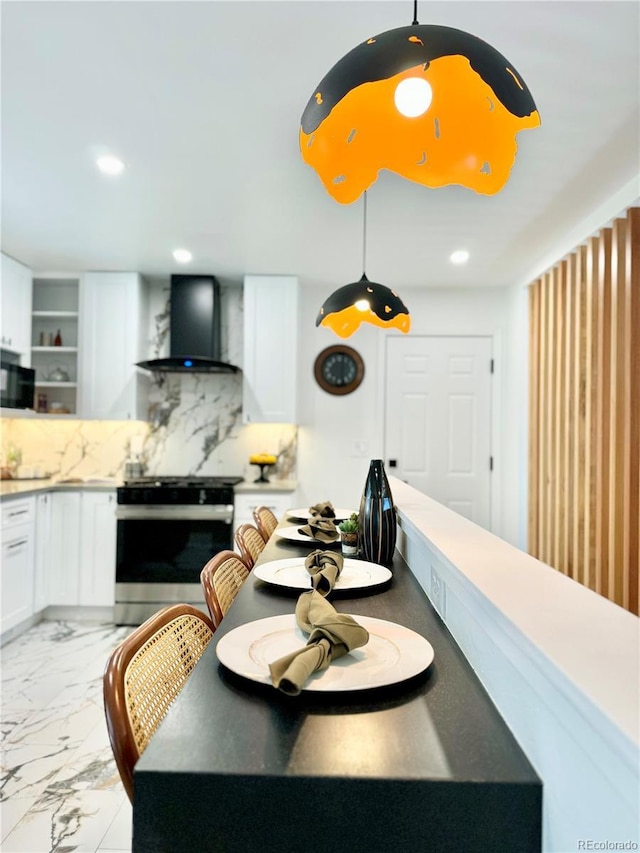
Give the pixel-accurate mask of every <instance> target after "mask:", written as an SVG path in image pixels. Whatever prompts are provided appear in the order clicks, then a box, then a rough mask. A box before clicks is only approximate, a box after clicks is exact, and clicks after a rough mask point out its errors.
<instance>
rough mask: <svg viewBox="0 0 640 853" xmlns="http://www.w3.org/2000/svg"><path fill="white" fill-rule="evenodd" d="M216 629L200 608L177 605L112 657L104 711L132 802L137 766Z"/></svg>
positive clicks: (106, 673) (126, 641) (135, 633)
mask: <svg viewBox="0 0 640 853" xmlns="http://www.w3.org/2000/svg"><path fill="white" fill-rule="evenodd" d="M214 630H215V628H214V627H213V624H212V622H211V620H210V619H209V617H208V616H207V615H206V614H205V613H203V612H202V611H201V610H198V609H197V608H195V607H191V605H189V604H173V605H171V606H170V607H165V608H164V609H162V610H160V611H159V612H158V613H156V614H155V615H154V616H152V617H151V618H149V619H147V620H146V622H143V623H142V625H140V627H138V628H136V629H135V631H133V632H132V633H131V634H130V635H129V636H128V637H127V638H126V639H124V640H123V641H122V642H121V643H120V645H118V646H117V647H116V648H115V649H114V650H113V652H112V653H111V655H110V656H109V659H108V661H107V665H106V668H105V671H104V677H103V694H104V710H105V716H106V719H107V729H108V732H109V740H110V741H111V748H112V750H113V756H114V758H115V760H116V765H117V767H118V772H119V773H120V778H121V779H122V784H123V785H124V789H125V791H126V792H127V796H128V797H129V800H131V802H133V768H134V766H135V765H136V762H137V761H138V759H139V758H140V756H141V755H142V753H143V752H144V750H145V749H146V747H147V745H148V743H149V741H150V740H151V737H152V735H153V733H154V732H155V730H156V729H157V728H158V726H159V724H160V722H161V721H162V719H163V718H164V716H165V714H166V713H167V711H168V709H169V706H170V705H171V703H172V702H173V700H174V699H175V698H176V696H177V695H178V694H179V693H180V691H181V690H182V688H183V687H184V684H185V682H186V680H187V679H188V678H189V675H190V674H191V671H192V670H193V668H194V666H195V665H196V663H197V662H198V661H199V660H200V657H201V655H202V653H203V652H204V650H205V649H206V647H207V644H208V643H209V641H210V640H211V637H212V636H213V632H214Z"/></svg>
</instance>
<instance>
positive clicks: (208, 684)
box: [133, 521, 542, 853]
mask: <svg viewBox="0 0 640 853" xmlns="http://www.w3.org/2000/svg"><path fill="white" fill-rule="evenodd" d="M288 524H291V522H289V521H287V522H284V524H281V526H285V525H288ZM309 550H310V548H309V547H308V546H304V545H297V544H295V543H290V542H285V541H284V540H279V539H278V538H277V537H276V535H275V534H274V536H272V537H271V540H270V541H269V543H268V544H267V547H266V549H265V551H264V552H263V554H262V555H261V557H260V562H266V561H268V560H272V559H278V558H283V557H291V556H297V555H298V554H306V553H308V551H309ZM393 573H394V574H393V579H392V581H391V582H390V583H389V584H387V585H385V586H384V587H382V588H381V589H380V588H378V589H377V590H375V591H372V592H369V593H367V594H359V593H357V592H356V593H354V592H352V591H344V592H343V593H341V594H337V593H336V594H335V595H334V597H333V598H332V601H333V603H334V604H335V606H336V608H337V609H338V610H339V611H341V612H345V613H351V614H353V615H355V616H357V615H364V616H372V617H376V618H380V619H387V620H390V621H394V622H398V623H400V624H402V625H404V626H406V627H408V628H412V629H413V630H414V631H417V632H418V633H420V634H422V635H423V636H425V637H426V638H427V639H428V640H429V642H430V643H431V645H432V646H433V648H434V650H435V659H434V662H433V663H432V665H431V667H430V668H429V670H428V671H427V672H426V673H423V674H421V675H419V676H416V677H414V678H412V679H411V680H410V681H406V682H404V683H401V684H395V685H391V686H388V687H382V688H378V689H376V690H370V691H369V690H368V691H357V692H352V693H348V694H319V693H304V692H303V693H302V694H301V695H300V696H298V697H293V698H292V697H287V696H284V695H282V694H280V693H279V692H277V691H276V690H274V689H273V688H272V687H270V686H267V685H260V684H257V683H254V682H250V681H247V680H245V679H243V678H241V677H240V676H237V675H235V674H233V673H230V672H229V671H227V670H226V669H225V668H224V667H223V666H222V665H221V664H219V663H218V660H217V657H216V654H215V646H216V643H217V642H218V640H219V638H220V637H221V636H223V635H224V634H225V633H227V632H228V631H230V630H231V629H233V628H235V627H237V626H238V625H241V624H244V623H246V622H250V621H253V620H255V619H261V618H264V617H267V616H274V615H278V614H288V613H293V610H294V607H295V602H296V600H297V597H298V593H297V592H295V591H286V590H282V589H280V588H277V587H273V586H269V585H267V584H265V583H263V582H262V581H259V580H257V579H255V578H254V577H253V575H251V576H250V577H249V579H248V580H247V581H246V582H245V584H244V586H243V587H242V589H241V590H240V592H239V594H238V596H237V598H236V600H235V602H234V604H233V605H232V607H231V610H230V611H229V613H228V614H227V615H226V616H225V618H224V620H223V622H222V625H221V626H220V628H219V629H218V631H217V632H216V634H215V636H214V638H213V640H212V641H211V643H210V644H209V647H208V648H207V650H206V652H205V654H204V656H203V657H202V659H201V660H200V662H199V663H198V665H197V666H196V668H195V670H194V672H193V674H192V675H191V677H190V679H189V681H188V682H187V684H186V686H185V688H184V690H183V691H182V693H181V695H180V696H179V697H178V698H177V699H176V701H175V702H174V704H173V706H172V707H171V708H170V710H169V713H168V714H167V717H166V718H165V720H164V721H163V723H162V724H161V726H160V728H159V729H158V731H157V732H156V734H155V735H154V737H153V739H152V741H151V743H150V744H149V746H148V747H147V750H146V751H145V753H144V754H143V755H142V756H141V758H140V760H139V762H138V764H137V766H136V769H135V773H134V808H133V826H134V829H133V853H159V851H165V850H166V851H170V853H179V851H189V853H194V851H204V850H211V851H218V850H220V851H229V853H231V851H238V853H240V851H242V853H247V851H253V850H255V851H261V853H262V851H299V850H303V851H305V853H315V851H318V853H320V851H322V852H323V853H324V851H329V853H342V851H345V853H346V851H351V853H352V851H365V850H366V851H383V850H384V851H386V850H389V849H394V850H400V851H412V853H413V851H415V853H419V851H430V853H444V851H447V853H448V852H449V851H451V853H476V851H477V853H488V851H491V853H500V851H504V853H519V851H523V853H524V851H527V853H533V851H539V850H540V846H541V808H542V785H541V782H540V780H539V778H538V777H537V775H536V773H535V772H534V770H533V768H532V767H531V765H530V764H529V762H528V760H527V758H526V756H525V755H524V753H523V752H522V750H521V749H520V747H519V746H518V744H517V743H516V741H515V739H514V738H513V736H512V735H511V733H510V732H509V730H508V728H507V727H506V725H505V723H504V721H503V720H502V718H501V717H500V715H499V714H498V712H497V711H496V709H495V707H494V706H493V704H492V702H491V700H490V699H489V697H488V695H487V694H486V692H485V690H484V689H483V687H482V685H481V684H480V682H479V681H478V679H477V677H476V676H475V674H474V673H473V671H472V669H471V668H470V666H469V664H468V663H467V661H466V659H465V657H464V656H463V654H462V653H461V651H460V650H459V648H458V646H457V645H456V643H455V642H454V641H453V639H452V637H451V635H450V634H449V632H448V631H447V629H446V627H445V626H444V625H443V623H442V622H441V620H440V618H439V617H438V615H437V613H436V612H435V610H434V609H433V608H432V606H431V604H430V603H429V601H428V599H427V598H426V596H425V595H424V593H423V592H422V590H421V588H420V586H419V584H418V583H417V582H416V580H415V578H414V577H413V575H412V573H411V571H410V570H409V569H408V567H407V566H406V564H405V563H404V561H403V560H402V559H401V558H400V557H399V555H398V554H397V553H396V558H395V561H394V565H393Z"/></svg>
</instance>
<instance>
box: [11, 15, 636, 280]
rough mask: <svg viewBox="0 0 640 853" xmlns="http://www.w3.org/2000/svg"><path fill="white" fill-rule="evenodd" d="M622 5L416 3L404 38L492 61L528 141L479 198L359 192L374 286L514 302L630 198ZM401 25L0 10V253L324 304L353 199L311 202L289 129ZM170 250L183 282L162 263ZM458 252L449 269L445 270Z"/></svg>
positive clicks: (630, 45) (631, 128) (393, 18)
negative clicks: (198, 279)
mask: <svg viewBox="0 0 640 853" xmlns="http://www.w3.org/2000/svg"><path fill="white" fill-rule="evenodd" d="M639 9H640V6H639V4H638V3H637V2H611V0H606V2H580V0H576V2H573V1H572V0H569V2H560V0H546V2H545V0H536V2H528V0H521V2H517V1H516V0H510V1H509V2H507V0H505V2H484V0H475V2H462V0H460V2H457V0H448V1H447V2H425V0H423V2H421V3H419V6H418V17H419V19H420V23H423V24H426V23H434V24H444V25H447V26H453V27H458V28H460V29H464V30H467V31H468V32H471V33H473V34H475V35H477V36H480V37H481V38H483V39H484V40H485V41H488V42H489V43H490V44H492V45H493V46H494V47H496V48H497V49H498V50H499V51H500V52H501V53H503V54H504V55H505V56H506V57H507V58H508V59H509V60H510V61H511V62H512V63H513V64H514V66H515V67H516V68H517V69H518V71H519V73H520V74H522V76H523V77H524V79H525V80H526V82H527V84H528V87H529V89H530V90H531V92H532V94H533V97H534V99H535V101H536V104H537V106H538V109H539V111H540V115H541V118H542V126H541V127H540V128H539V129H536V130H530V131H523V132H521V133H520V134H519V135H518V146H519V152H518V156H517V159H516V163H515V166H514V168H513V171H512V174H511V179H510V181H509V182H508V184H507V185H506V187H505V188H504V189H503V190H502V192H501V193H499V194H498V195H496V196H491V197H489V196H480V195H477V194H475V193H474V192H472V191H471V190H468V189H465V188H462V187H447V188H443V189H439V190H431V189H427V188H426V187H422V186H419V185H417V184H413V183H410V182H408V181H406V180H403V179H402V178H400V177H398V176H396V175H393V174H391V173H384V174H382V175H381V177H380V179H379V180H378V181H377V183H376V184H374V185H373V187H372V188H371V190H370V192H369V193H368V237H367V264H366V271H367V274H368V275H369V278H371V279H372V280H375V281H381V282H384V283H385V284H388V285H391V286H394V287H397V288H399V289H402V288H403V287H414V286H444V285H484V286H493V285H495V286H504V285H508V284H512V283H520V284H524V283H526V281H527V280H528V279H527V278H526V277H527V275H529V274H531V273H532V271H535V272H539V271H540V265H541V264H544V262H545V260H548V261H549V262H550V261H551V260H553V259H554V258H553V257H552V256H553V252H554V251H555V250H556V248H557V247H558V245H559V244H560V243H561V241H562V239H563V238H564V239H566V236H567V235H568V234H571V235H575V234H578V235H579V236H580V237H582V236H586V234H580V229H581V228H584V227H585V221H586V220H588V218H589V216H590V215H592V214H593V212H594V210H596V209H598V208H600V209H601V210H604V209H606V203H607V200H608V199H610V198H611V197H612V196H615V197H616V198H619V199H622V201H621V208H622V206H624V205H626V204H627V203H630V202H628V201H627V197H628V196H629V193H630V191H631V193H632V195H633V196H635V195H640V190H637V188H638V183H637V181H638V173H639V171H640V168H639V162H638V151H639V149H640V144H639V128H640V91H639V67H640V47H639V31H640V28H639ZM412 13H413V3H412V2H411V0H397V2H396V0H379V2H376V0H373V2H372V0H356V1H355V2H352V0H336V2H331V0H319V2H317V1H316V2H314V0H308V2H306V0H295V1H294V0H289V2H286V0H285V2H272V0H262V2H260V0H258V2H249V0H247V2H244V1H243V0H227V2H221V0H209V1H208V2H206V1H205V2H184V0H183V2H158V0H147V2H127V0H121V2H89V0H84V2H66V3H61V2H25V0H22V2H15V0H12V1H11V2H3V3H2V231H3V233H2V249H3V251H5V252H7V253H8V254H10V255H12V256H13V257H15V258H17V259H18V260H20V261H23V262H24V263H26V264H28V265H29V266H31V267H33V268H34V269H36V270H40V271H44V270H50V271H51V270H60V271H62V270H64V271H67V270H83V269H94V270H98V269H101V270H102V269H108V270H138V271H140V272H143V273H147V274H150V275H164V274H168V273H170V272H175V271H179V272H185V271H187V269H189V270H193V271H194V272H200V273H214V274H216V275H218V276H219V278H220V279H221V280H222V281H223V282H225V281H226V282H232V281H241V279H242V276H243V275H244V274H245V273H291V274H297V275H299V276H300V278H301V281H302V282H303V283H307V284H309V283H314V284H317V285H319V286H322V287H323V288H324V287H325V286H326V288H327V290H328V289H333V288H335V287H337V286H339V285H341V284H345V283H346V282H348V281H353V280H355V279H357V278H359V277H360V274H361V272H362V201H361V200H360V201H358V202H355V203H354V204H353V205H348V206H343V205H340V204H338V203H337V202H335V201H333V199H331V198H330V197H329V195H328V194H327V193H326V192H325V190H324V188H323V186H322V184H321V183H320V180H319V178H318V177H317V175H316V173H315V172H314V171H313V170H312V169H311V168H310V167H308V166H306V165H305V164H304V163H303V162H302V159H301V157H300V154H299V149H298V128H299V121H300V117H301V114H302V111H303V109H304V107H305V105H306V102H307V100H308V98H309V96H310V95H311V93H312V92H313V90H314V88H315V86H316V85H317V84H318V82H319V81H320V80H321V78H322V77H323V76H324V75H325V73H326V72H327V71H328V70H329V69H330V68H331V66H332V65H333V64H334V63H335V62H337V61H338V59H340V58H341V57H342V56H343V55H344V54H345V53H347V52H348V51H349V50H350V49H351V48H352V47H355V46H356V44H358V43H360V42H361V41H363V40H364V39H365V38H367V37H369V36H371V35H375V34H377V33H380V32H383V31H385V30H388V29H392V28H394V27H399V26H406V25H408V24H410V23H411V19H412ZM104 149H109V150H111V151H114V152H116V153H118V154H119V155H120V156H121V157H122V158H123V159H124V160H125V162H126V164H127V167H128V168H127V170H126V172H125V173H124V174H123V175H122V176H121V177H120V178H119V179H117V180H114V179H107V178H105V177H104V176H102V175H100V174H99V173H98V172H97V170H96V169H95V166H94V162H93V160H94V156H95V154H96V153H98V152H100V151H102V150H104ZM616 194H617V195H616ZM603 204H605V207H604V208H601V205H603ZM617 212H618V211H616V210H614V211H612V212H610V213H609V214H608V215H614V214H615V213H617ZM601 224H603V223H602V222H594V224H593V229H595V228H596V227H597V226H599V225H601ZM570 245H573V244H572V243H569V244H568V245H567V246H566V247H565V248H569V246H570ZM178 246H181V247H187V248H189V249H191V251H192V252H193V255H194V262H193V263H192V264H191V265H190V267H188V268H185V267H184V266H179V265H178V264H176V263H175V262H174V261H173V258H172V257H171V251H172V250H173V249H174V248H176V247H178ZM460 247H466V248H467V249H468V250H469V251H470V252H471V260H470V262H469V264H468V265H467V266H466V267H464V268H460V267H454V266H452V265H451V264H450V263H449V261H448V255H449V253H450V252H451V251H453V250H454V249H456V248H460Z"/></svg>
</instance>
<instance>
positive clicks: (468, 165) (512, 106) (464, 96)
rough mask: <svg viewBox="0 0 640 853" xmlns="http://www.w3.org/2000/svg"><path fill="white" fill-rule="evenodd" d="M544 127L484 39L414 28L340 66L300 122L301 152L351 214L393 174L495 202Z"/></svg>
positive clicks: (368, 44) (365, 46) (380, 38)
mask: <svg viewBox="0 0 640 853" xmlns="http://www.w3.org/2000/svg"><path fill="white" fill-rule="evenodd" d="M539 125H540V116H539V114H538V111H537V109H536V105H535V103H534V101H533V98H532V96H531V93H530V92H529V89H528V88H527V86H526V84H525V82H524V80H523V79H522V77H521V75H520V74H519V73H518V72H517V71H516V69H515V68H514V66H513V65H512V64H511V63H510V62H508V60H507V59H505V57H504V56H502V54H500V53H498V51H497V50H496V49H495V48H493V47H491V45H489V44H487V43H486V42H485V41H482V39H480V38H477V37H476V36H473V35H471V34H470V33H467V32H464V31H463V30H457V29H453V28H451V27H441V26H431V25H421V24H419V23H418V21H417V0H414V20H413V23H412V25H411V26H409V27H399V28H398V29H394V30H388V31H387V32H384V33H381V34H380V35H377V36H374V37H372V38H369V39H367V40H366V41H364V42H362V44H360V45H358V46H357V47H355V48H354V49H353V50H352V51H350V52H349V53H348V54H347V55H346V56H344V57H343V58H342V59H341V60H340V61H339V62H337V63H336V65H334V66H333V68H332V69H331V70H330V71H329V73H328V74H327V75H326V76H325V77H324V78H323V80H322V81H321V82H320V84H319V85H318V87H317V88H316V89H315V91H314V92H313V94H312V95H311V98H310V99H309V102H308V104H307V106H306V108H305V110H304V113H303V114H302V120H301V128H300V150H301V153H302V158H303V160H304V161H305V162H306V163H307V164H308V165H310V166H312V167H313V168H314V169H315V170H316V172H317V173H318V175H319V177H320V179H321V181H322V183H323V184H324V186H325V188H326V189H327V191H328V193H329V194H330V195H331V196H332V197H333V198H334V199H335V200H336V201H338V202H341V203H342V204H350V203H351V202H353V201H355V200H356V199H357V198H359V197H360V195H361V194H362V193H363V192H364V191H365V190H366V189H368V188H369V187H370V186H371V185H372V184H373V183H374V182H375V181H376V179H377V177H378V173H379V172H380V171H381V170H383V169H387V170H389V171H391V172H396V173H397V174H398V175H401V176H402V177H403V178H407V179H408V180H411V181H416V182H417V183H420V184H424V185H425V186H428V187H432V188H435V187H442V186H446V185H448V184H461V185H462V186H465V187H468V188H469V189H472V190H475V191H476V192H478V193H484V194H486V195H493V194H495V193H497V192H499V191H500V190H501V189H502V188H503V187H504V185H505V184H506V182H507V180H508V179H509V174H510V172H511V167H512V166H513V164H514V162H515V157H516V152H517V149H518V146H517V143H516V134H517V133H518V132H519V131H521V130H525V129H527V128H534V127H538V126H539Z"/></svg>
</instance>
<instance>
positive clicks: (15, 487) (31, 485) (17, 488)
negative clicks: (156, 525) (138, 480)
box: [0, 477, 122, 499]
mask: <svg viewBox="0 0 640 853" xmlns="http://www.w3.org/2000/svg"><path fill="white" fill-rule="evenodd" d="M120 485H122V483H121V482H120V481H119V480H115V479H108V478H104V479H101V478H98V477H87V478H86V479H78V480H73V481H71V482H69V481H65V480H64V479H63V480H55V479H53V478H51V477H49V478H47V479H43V480H35V479H31V480H0V499H2V498H14V497H20V496H22V495H33V494H37V493H38V492H45V491H51V490H52V489H55V490H56V491H64V490H73V489H91V490H92V491H98V492H108V491H111V490H112V489H116V488H117V487H118V486H120Z"/></svg>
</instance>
